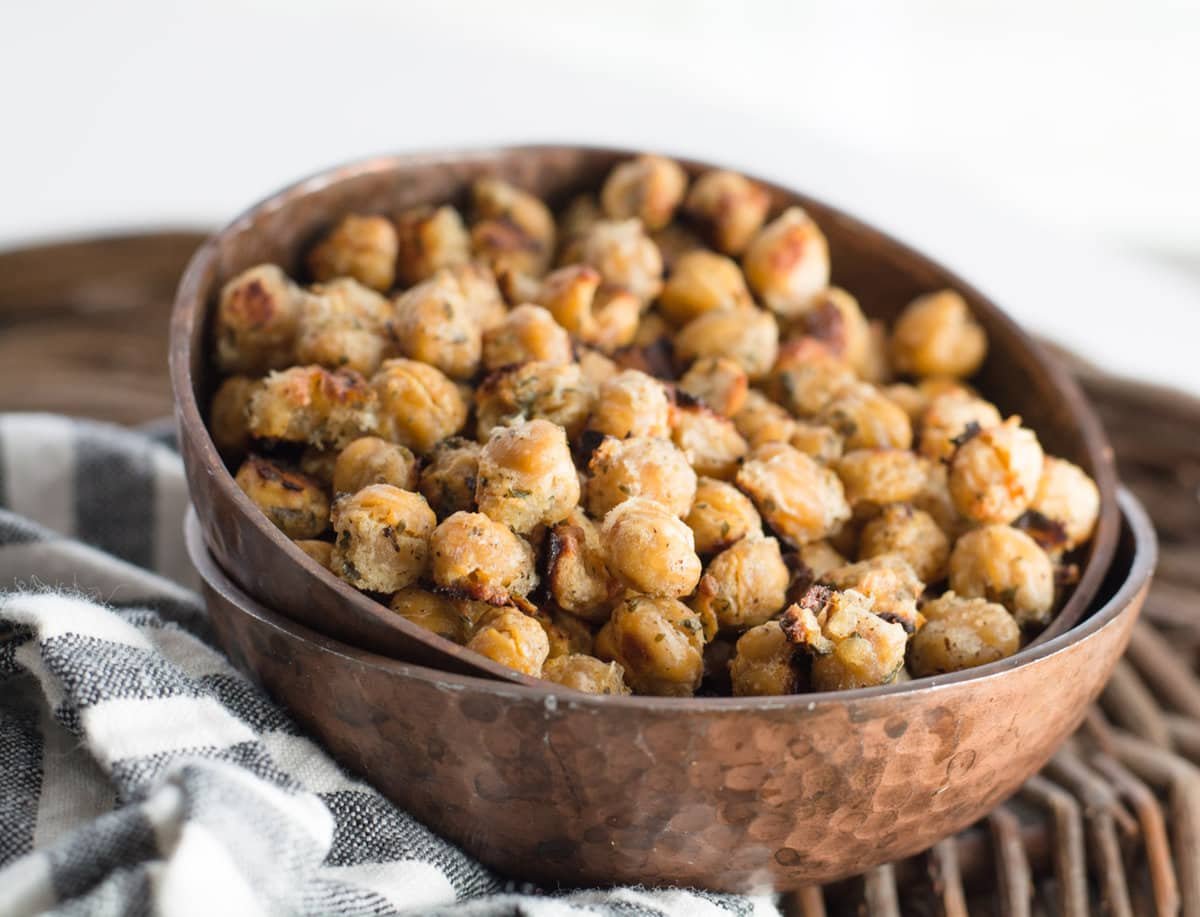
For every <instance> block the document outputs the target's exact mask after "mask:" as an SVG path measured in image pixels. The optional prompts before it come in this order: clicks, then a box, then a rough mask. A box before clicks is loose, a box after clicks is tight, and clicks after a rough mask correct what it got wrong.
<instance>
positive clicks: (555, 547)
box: [546, 507, 620, 622]
mask: <svg viewBox="0 0 1200 917" xmlns="http://www.w3.org/2000/svg"><path fill="white" fill-rule="evenodd" d="M546 557H547V560H546V583H547V585H548V586H549V588H550V594H551V596H553V597H554V601H555V604H557V605H558V607H559V608H561V609H563V611H567V612H570V613H571V614H573V615H576V616H578V617H580V618H584V619H586V620H588V621H596V622H600V621H605V620H607V619H608V611H609V609H610V608H611V607H612V603H613V601H614V600H615V599H616V597H617V593H618V592H619V591H620V589H619V586H618V585H617V583H616V582H615V581H614V580H613V578H612V577H611V576H610V575H609V572H608V567H606V566H605V562H604V545H603V543H602V541H601V538H600V530H599V529H598V528H597V527H596V524H595V523H594V522H592V520H591V519H589V518H588V517H587V515H586V514H585V513H584V512H583V510H581V509H579V508H578V507H576V508H575V509H573V510H571V513H570V515H568V516H567V518H566V519H564V520H563V521H562V522H560V523H558V525H556V526H554V528H553V529H552V530H551V532H550V537H549V544H548V547H547V551H546Z"/></svg>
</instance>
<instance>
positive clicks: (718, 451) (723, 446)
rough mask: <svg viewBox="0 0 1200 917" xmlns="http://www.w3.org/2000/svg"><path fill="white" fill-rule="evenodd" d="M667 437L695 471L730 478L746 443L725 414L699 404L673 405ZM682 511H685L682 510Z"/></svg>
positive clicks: (712, 476) (745, 450)
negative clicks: (669, 430) (669, 434)
mask: <svg viewBox="0 0 1200 917" xmlns="http://www.w3.org/2000/svg"><path fill="white" fill-rule="evenodd" d="M671 439H672V440H674V442H675V445H676V446H678V447H679V449H680V451H681V452H683V454H684V455H685V456H687V460H688V461H689V462H690V463H691V465H692V467H693V468H695V469H696V473H697V474H703V475H707V476H708V477H710V478H721V479H722V480H731V479H732V478H733V476H734V475H735V474H737V470H738V462H740V461H741V460H742V457H743V456H745V454H746V453H747V452H748V451H749V448H750V447H749V446H748V445H746V441H745V440H744V439H742V435H741V434H740V433H738V431H737V427H735V426H734V425H733V421H731V420H730V419H729V418H728V417H722V416H721V415H720V414H718V413H717V412H716V411H713V410H711V409H710V408H707V407H705V406H704V405H702V404H694V405H682V404H681V405H676V407H675V410H674V411H673V412H672V414H671ZM684 512H685V513H686V510H685V511H684Z"/></svg>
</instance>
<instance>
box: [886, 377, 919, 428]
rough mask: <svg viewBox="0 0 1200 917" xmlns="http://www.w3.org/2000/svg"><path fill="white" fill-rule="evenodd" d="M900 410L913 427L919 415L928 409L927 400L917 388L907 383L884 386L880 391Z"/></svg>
mask: <svg viewBox="0 0 1200 917" xmlns="http://www.w3.org/2000/svg"><path fill="white" fill-rule="evenodd" d="M880 391H882V392H883V394H884V395H886V396H887V397H888V398H889V399H891V401H892V402H893V403H894V404H895V405H896V406H897V407H898V408H900V410H902V411H904V413H905V414H907V415H908V419H909V422H910V423H912V424H913V425H914V426H915V425H916V424H917V423H918V422H919V421H920V420H921V415H922V414H924V413H925V409H926V408H927V407H929V398H927V397H926V396H925V393H924V392H922V391H921V390H920V389H919V388H918V387H917V386H915V385H910V384H909V383H907V382H896V383H893V384H892V385H885V386H884V387H883V388H881V389H880Z"/></svg>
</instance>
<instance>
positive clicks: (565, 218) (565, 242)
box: [558, 194, 604, 265]
mask: <svg viewBox="0 0 1200 917" xmlns="http://www.w3.org/2000/svg"><path fill="white" fill-rule="evenodd" d="M603 219H604V210H603V209H601V207H600V200H599V198H597V197H596V195H594V194H579V195H576V196H575V197H573V198H571V202H570V203H569V204H567V206H566V209H565V210H563V212H562V213H561V214H560V215H559V217H558V242H559V247H560V249H561V250H562V252H561V254H562V257H560V258H559V261H558V263H559V264H560V265H562V264H570V263H571V262H573V261H575V260H577V258H576V257H575V255H577V251H572V249H573V248H574V249H577V246H578V244H579V240H580V239H582V238H583V237H584V236H586V235H587V234H588V231H589V230H590V229H591V228H592V227H593V226H595V225H596V224H597V223H599V222H600V221H601V220H603Z"/></svg>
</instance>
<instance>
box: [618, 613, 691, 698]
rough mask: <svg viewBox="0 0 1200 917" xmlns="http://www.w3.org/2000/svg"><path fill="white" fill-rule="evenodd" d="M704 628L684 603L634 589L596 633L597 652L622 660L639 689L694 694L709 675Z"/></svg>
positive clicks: (668, 694) (667, 694)
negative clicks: (701, 681)
mask: <svg viewBox="0 0 1200 917" xmlns="http://www.w3.org/2000/svg"><path fill="white" fill-rule="evenodd" d="M703 631H704V628H703V625H702V624H701V623H700V619H699V617H697V615H696V613H695V612H694V611H692V610H691V609H690V608H688V607H687V606H686V605H684V604H683V603H682V602H679V601H677V600H676V599H672V598H661V597H660V598H654V597H651V596H646V595H636V594H630V595H627V596H626V597H625V599H624V600H623V601H622V602H621V603H620V604H619V605H617V607H616V608H615V609H614V610H613V613H612V618H610V619H609V622H608V623H607V624H605V625H604V627H603V628H601V630H600V633H599V634H597V635H596V655H597V656H599V657H600V658H601V659H605V660H611V661H613V662H619V663H620V664H621V666H622V667H623V668H624V669H625V680H626V681H627V682H628V683H629V685H630V686H631V687H632V688H633V690H634V692H636V693H637V694H653V695H658V696H660V697H690V696H691V695H692V694H694V693H695V691H696V688H697V687H699V685H700V679H701V678H702V677H703V675H704V632H703Z"/></svg>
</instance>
